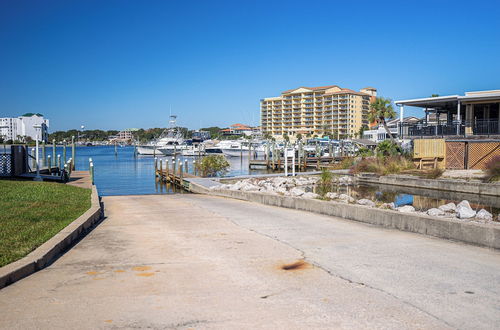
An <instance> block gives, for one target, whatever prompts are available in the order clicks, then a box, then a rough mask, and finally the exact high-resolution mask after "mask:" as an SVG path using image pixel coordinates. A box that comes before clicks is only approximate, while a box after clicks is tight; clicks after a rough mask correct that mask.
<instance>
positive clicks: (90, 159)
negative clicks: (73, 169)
mask: <svg viewBox="0 0 500 330" xmlns="http://www.w3.org/2000/svg"><path fill="white" fill-rule="evenodd" d="M89 162H90V164H89V170H90V180H91V181H92V184H94V163H93V162H92V158H89Z"/></svg>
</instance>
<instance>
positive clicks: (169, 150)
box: [137, 116, 186, 156]
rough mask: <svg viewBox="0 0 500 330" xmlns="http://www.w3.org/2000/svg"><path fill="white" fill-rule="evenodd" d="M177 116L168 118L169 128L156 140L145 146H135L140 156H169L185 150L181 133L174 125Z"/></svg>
mask: <svg viewBox="0 0 500 330" xmlns="http://www.w3.org/2000/svg"><path fill="white" fill-rule="evenodd" d="M176 121H177V116H170V120H169V124H170V127H169V128H167V129H166V130H164V131H163V132H162V133H161V134H160V136H159V137H158V139H156V140H154V141H151V142H149V143H147V144H143V145H139V146H137V152H138V153H139V154H140V155H153V156H156V155H158V156H161V155H165V156H170V155H173V154H174V153H177V152H182V150H183V149H185V148H186V146H185V145H183V143H184V139H183V137H182V133H181V132H180V131H179V129H178V128H177V125H176Z"/></svg>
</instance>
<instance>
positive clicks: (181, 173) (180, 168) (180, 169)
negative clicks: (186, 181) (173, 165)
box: [179, 163, 184, 186]
mask: <svg viewBox="0 0 500 330" xmlns="http://www.w3.org/2000/svg"><path fill="white" fill-rule="evenodd" d="M183 174H184V173H183V168H182V163H181V164H180V165H179V178H180V181H179V183H180V185H181V186H182V177H183Z"/></svg>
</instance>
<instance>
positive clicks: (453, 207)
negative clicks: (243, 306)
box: [210, 175, 500, 224]
mask: <svg viewBox="0 0 500 330" xmlns="http://www.w3.org/2000/svg"><path fill="white" fill-rule="evenodd" d="M318 181H319V177H315V176H297V177H273V178H266V179H257V178H255V179H254V178H251V179H244V180H239V181H236V182H235V183H232V184H222V185H219V186H213V187H211V188H210V189H212V190H233V191H245V192H264V193H268V194H271V195H282V196H291V197H298V198H305V199H314V198H321V196H320V195H318V194H316V193H314V192H313V191H311V188H310V186H313V185H315V184H317V183H318ZM333 182H334V183H336V184H337V185H347V184H352V183H353V179H352V178H351V177H350V176H347V175H346V176H341V177H334V179H333ZM307 186H309V187H307ZM322 199H324V200H327V201H328V200H329V201H334V202H340V203H345V204H357V205H362V206H366V207H378V208H380V209H388V210H394V211H399V212H402V213H414V214H419V215H426V216H430V217H438V218H450V219H455V220H460V221H474V222H482V223H485V222H488V223H490V222H491V223H494V224H500V215H498V219H497V221H493V219H494V216H493V215H492V214H491V213H490V212H488V211H487V210H485V209H481V210H479V211H477V212H476V211H475V210H474V209H472V207H471V206H470V203H469V201H466V200H463V201H461V202H460V203H458V204H455V203H453V202H450V203H447V204H443V205H441V206H439V207H435V208H430V209H428V210H426V211H425V210H415V207H413V206H412V205H403V206H399V207H396V206H395V205H394V203H393V202H391V203H382V204H380V203H377V202H376V201H373V200H371V199H367V198H361V199H359V200H356V199H355V198H354V197H352V196H349V195H347V194H339V193H336V192H327V193H326V194H325V195H324V196H323V198H322Z"/></svg>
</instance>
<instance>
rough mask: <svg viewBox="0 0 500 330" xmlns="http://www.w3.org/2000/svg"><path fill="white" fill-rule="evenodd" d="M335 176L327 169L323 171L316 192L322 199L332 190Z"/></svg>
mask: <svg viewBox="0 0 500 330" xmlns="http://www.w3.org/2000/svg"><path fill="white" fill-rule="evenodd" d="M332 182H333V174H332V172H330V171H329V170H327V169H326V168H323V169H322V170H321V175H320V179H319V181H318V185H317V188H316V192H317V193H318V195H320V196H321V197H325V195H326V193H327V192H329V191H330V190H331V188H332Z"/></svg>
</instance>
